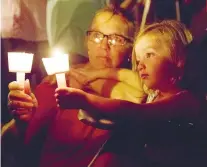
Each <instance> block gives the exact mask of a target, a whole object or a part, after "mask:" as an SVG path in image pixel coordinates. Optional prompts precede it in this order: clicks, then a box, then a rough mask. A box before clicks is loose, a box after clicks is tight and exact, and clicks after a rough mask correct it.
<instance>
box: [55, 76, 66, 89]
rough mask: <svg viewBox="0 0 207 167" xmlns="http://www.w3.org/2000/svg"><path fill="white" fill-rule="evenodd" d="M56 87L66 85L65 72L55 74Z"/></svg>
mask: <svg viewBox="0 0 207 167" xmlns="http://www.w3.org/2000/svg"><path fill="white" fill-rule="evenodd" d="M56 79H57V85H58V88H61V87H67V85H66V80H65V73H58V74H56Z"/></svg>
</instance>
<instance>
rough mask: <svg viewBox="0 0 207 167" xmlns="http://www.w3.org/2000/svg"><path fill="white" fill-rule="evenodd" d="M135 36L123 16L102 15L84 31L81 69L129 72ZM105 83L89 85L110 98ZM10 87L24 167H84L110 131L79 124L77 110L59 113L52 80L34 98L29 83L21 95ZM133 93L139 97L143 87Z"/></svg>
mask: <svg viewBox="0 0 207 167" xmlns="http://www.w3.org/2000/svg"><path fill="white" fill-rule="evenodd" d="M133 35H134V25H133V23H132V22H131V21H130V19H129V18H128V17H127V15H126V14H124V13H122V12H120V11H113V10H111V9H108V8H107V9H103V10H100V11H99V12H98V13H97V14H96V16H95V17H94V20H93V22H92V25H91V27H90V29H89V31H88V32H87V38H86V43H87V47H88V55H89V63H87V64H84V65H80V67H81V68H82V69H85V70H90V69H91V70H92V69H93V70H94V69H103V68H106V67H107V68H114V67H119V68H126V67H128V66H129V64H130V61H128V60H130V55H131V52H132V41H133ZM69 82H70V84H72V86H74V87H76V88H83V87H82V85H81V84H78V83H77V82H75V81H74V80H72V79H69ZM105 84H106V83H105V82H104V83H103V81H100V82H98V81H97V83H96V84H95V85H98V86H94V85H93V84H92V85H90V87H92V88H93V91H95V92H96V93H99V94H103V95H105V96H109V94H110V93H107V92H110V91H109V90H108V89H109V88H108V87H104V85H105ZM110 84H111V85H114V84H115V83H113V84H112V83H110ZM139 86H140V85H139ZM111 87H112V86H111ZM127 87H129V86H128V85H126V89H127ZM9 88H10V93H9V100H10V104H9V106H10V107H11V108H12V109H13V114H14V115H15V118H16V130H17V131H16V132H19V135H22V137H23V140H22V145H19V149H23V146H24V148H26V154H19V155H20V156H21V158H23V159H24V163H25V166H32V165H33V164H34V166H35V165H36V166H44V167H47V166H48V167H56V166H57V167H60V166H62V167H63V166H67V167H68V166H72V167H74V166H76V167H78V166H80V167H82V166H87V165H88V164H89V163H90V162H92V161H93V159H94V157H96V156H97V155H98V153H99V152H100V150H101V148H102V146H103V144H104V143H105V142H106V140H107V139H108V138H109V137H110V135H111V132H110V131H109V130H102V129H98V128H94V127H92V126H89V125H87V124H84V123H82V122H80V121H79V120H78V117H77V113H78V112H77V110H71V111H70V112H68V111H67V110H59V109H58V108H57V107H56V102H55V97H54V93H55V88H56V84H53V83H52V82H51V80H50V79H49V80H48V79H47V80H46V81H45V82H43V83H42V84H40V85H39V86H38V87H37V89H36V92H35V96H36V97H35V96H34V94H32V93H31V91H30V89H29V85H28V83H27V82H26V84H25V91H24V92H23V91H22V90H23V88H21V87H20V86H19V85H18V84H17V83H15V82H13V83H10V85H9ZM100 88H101V91H100ZM104 88H107V89H104ZM135 92H137V93H140V96H141V95H143V91H141V86H140V90H139V88H138V91H135ZM137 101H138V102H139V99H138V100H137ZM21 132H22V133H23V134H21ZM105 159H110V158H109V157H105ZM101 164H102V165H104V163H101ZM21 166H24V164H22V165H21ZM99 166H100V165H99Z"/></svg>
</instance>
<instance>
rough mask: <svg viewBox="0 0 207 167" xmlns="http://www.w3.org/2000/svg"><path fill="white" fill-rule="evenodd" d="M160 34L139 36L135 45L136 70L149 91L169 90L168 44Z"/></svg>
mask: <svg viewBox="0 0 207 167" xmlns="http://www.w3.org/2000/svg"><path fill="white" fill-rule="evenodd" d="M163 38H164V37H163V36H162V35H161V34H158V35H156V34H147V35H143V36H141V37H140V38H139V39H138V40H137V42H136V44H135V53H136V60H137V65H138V66H137V69H138V72H139V75H140V78H141V79H142V81H143V83H144V84H145V85H146V86H147V87H148V88H150V89H154V90H156V89H158V90H163V89H166V88H169V84H170V79H171V78H172V76H173V64H172V63H171V61H170V48H169V43H168V42H167V41H165V40H164V39H163Z"/></svg>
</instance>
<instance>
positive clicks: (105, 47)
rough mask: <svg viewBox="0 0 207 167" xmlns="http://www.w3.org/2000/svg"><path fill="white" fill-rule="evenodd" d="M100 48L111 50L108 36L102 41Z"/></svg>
mask: <svg viewBox="0 0 207 167" xmlns="http://www.w3.org/2000/svg"><path fill="white" fill-rule="evenodd" d="M100 46H101V48H103V49H106V50H108V49H109V47H110V46H109V43H108V38H107V36H105V37H104V38H103V40H102V41H101V44H100Z"/></svg>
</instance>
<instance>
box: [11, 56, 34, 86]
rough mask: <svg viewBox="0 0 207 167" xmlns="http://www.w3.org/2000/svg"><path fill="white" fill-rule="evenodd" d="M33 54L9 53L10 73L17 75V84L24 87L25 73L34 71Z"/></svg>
mask: <svg viewBox="0 0 207 167" xmlns="http://www.w3.org/2000/svg"><path fill="white" fill-rule="evenodd" d="M33 56H34V55H33V54H31V53H24V52H8V63H9V72H15V73H16V80H17V82H18V83H19V84H20V85H21V86H22V87H24V81H25V73H30V72H31V69H32V61H33Z"/></svg>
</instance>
